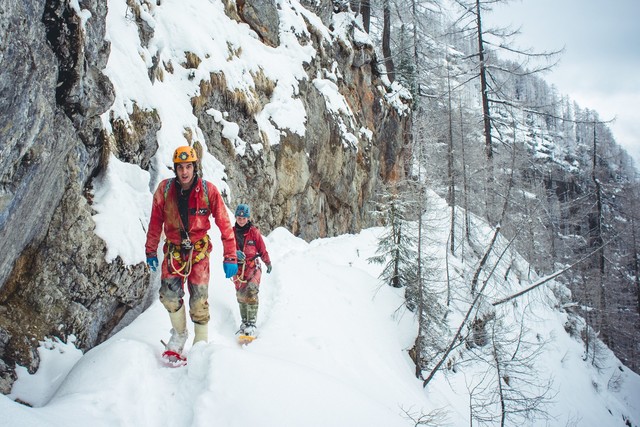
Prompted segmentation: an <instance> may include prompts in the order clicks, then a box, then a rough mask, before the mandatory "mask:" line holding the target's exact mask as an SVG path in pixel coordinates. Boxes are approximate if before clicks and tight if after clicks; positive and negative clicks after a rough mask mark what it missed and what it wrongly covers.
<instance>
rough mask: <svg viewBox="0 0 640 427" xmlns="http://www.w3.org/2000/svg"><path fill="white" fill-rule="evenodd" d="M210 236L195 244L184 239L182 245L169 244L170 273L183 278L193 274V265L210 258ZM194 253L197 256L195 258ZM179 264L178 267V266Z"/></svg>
mask: <svg viewBox="0 0 640 427" xmlns="http://www.w3.org/2000/svg"><path fill="white" fill-rule="evenodd" d="M208 249H209V235H206V234H205V236H204V237H203V238H202V239H200V240H198V241H197V242H195V243H192V242H191V240H189V239H188V238H187V239H184V240H183V241H182V242H181V244H180V245H175V244H173V243H171V242H167V253H166V254H165V256H167V257H169V271H170V272H171V273H175V274H177V275H179V276H182V277H188V276H189V274H191V269H192V267H193V264H197V263H198V262H200V261H202V260H203V259H204V258H206V257H208V256H209V251H208ZM194 252H196V255H195V256H194ZM176 263H177V266H176Z"/></svg>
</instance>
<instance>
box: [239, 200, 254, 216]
mask: <svg viewBox="0 0 640 427" xmlns="http://www.w3.org/2000/svg"><path fill="white" fill-rule="evenodd" d="M236 216H239V217H241V218H249V217H250V216H251V211H250V209H249V205H246V204H244V203H241V204H239V205H238V207H237V208H236Z"/></svg>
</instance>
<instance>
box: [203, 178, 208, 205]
mask: <svg viewBox="0 0 640 427" xmlns="http://www.w3.org/2000/svg"><path fill="white" fill-rule="evenodd" d="M202 194H203V195H204V202H205V204H206V206H207V207H209V187H207V181H205V180H204V178H203V179H202Z"/></svg>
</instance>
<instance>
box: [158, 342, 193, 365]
mask: <svg viewBox="0 0 640 427" xmlns="http://www.w3.org/2000/svg"><path fill="white" fill-rule="evenodd" d="M160 342H161V343H162V345H164V348H165V351H164V352H163V353H162V357H161V359H162V363H163V364H164V365H165V366H168V367H170V368H179V367H180V366H184V365H186V364H187V356H185V355H183V354H181V353H179V352H177V351H174V350H169V348H168V345H167V344H165V343H164V341H162V340H160Z"/></svg>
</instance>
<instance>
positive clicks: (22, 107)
mask: <svg viewBox="0 0 640 427" xmlns="http://www.w3.org/2000/svg"><path fill="white" fill-rule="evenodd" d="M82 7H83V8H84V11H76V10H73V9H72V7H71V6H70V5H69V2H66V1H52V0H49V1H46V2H41V1H35V0H33V1H29V0H27V1H6V2H3V6H2V8H3V10H2V12H0V40H1V41H2V43H3V44H2V45H1V46H0V67H2V70H3V72H2V73H1V74H0V134H1V139H2V145H1V146H0V166H1V167H0V230H1V233H0V234H1V235H2V239H0V251H2V254H3V256H2V257H0V391H2V392H3V393H8V392H9V391H10V386H11V383H12V382H13V380H14V377H15V373H14V370H13V369H14V367H15V364H16V363H18V364H20V365H22V366H26V367H27V368H29V370H30V371H31V372H34V371H35V369H36V368H37V366H38V354H37V352H36V351H35V348H36V347H37V346H38V341H39V340H42V339H43V338H44V337H46V336H57V337H63V338H64V337H66V336H68V335H69V334H74V335H76V336H77V337H78V338H79V345H80V346H81V347H82V348H84V349H89V348H91V347H92V346H94V345H95V344H96V343H98V342H100V340H102V339H104V337H105V336H106V335H108V333H109V332H110V331H111V330H112V328H113V327H114V326H115V324H116V323H117V322H118V319H119V318H121V317H122V316H123V315H124V314H125V313H126V312H127V311H128V310H129V309H130V308H132V307H134V306H136V305H138V304H140V298H141V296H143V295H144V289H145V288H146V286H148V279H147V278H145V276H144V275H143V274H142V267H141V266H139V267H137V268H130V267H129V268H125V267H124V266H123V265H122V263H118V262H115V263H113V264H107V263H106V262H105V261H104V253H105V247H104V243H103V242H102V241H101V240H100V239H99V238H97V236H95V234H94V233H93V227H94V224H93V220H92V219H91V209H90V207H89V204H88V201H87V199H86V197H85V195H86V190H87V186H88V185H89V184H90V182H91V181H90V178H91V176H92V175H93V174H95V173H96V171H97V170H98V168H99V165H100V162H101V156H102V151H103V145H104V141H105V136H104V131H103V130H102V124H101V120H100V117H99V115H100V114H102V113H103V112H105V111H106V110H107V109H108V107H109V106H110V105H111V103H112V102H113V96H114V94H113V87H112V85H111V83H110V81H109V80H108V79H107V78H106V77H105V76H104V75H103V74H102V72H101V70H102V69H103V68H104V66H105V64H106V61H107V59H108V55H109V44H108V43H107V42H105V41H104V30H105V16H106V12H107V10H106V3H105V2H101V1H84V2H82ZM87 18H88V19H87Z"/></svg>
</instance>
